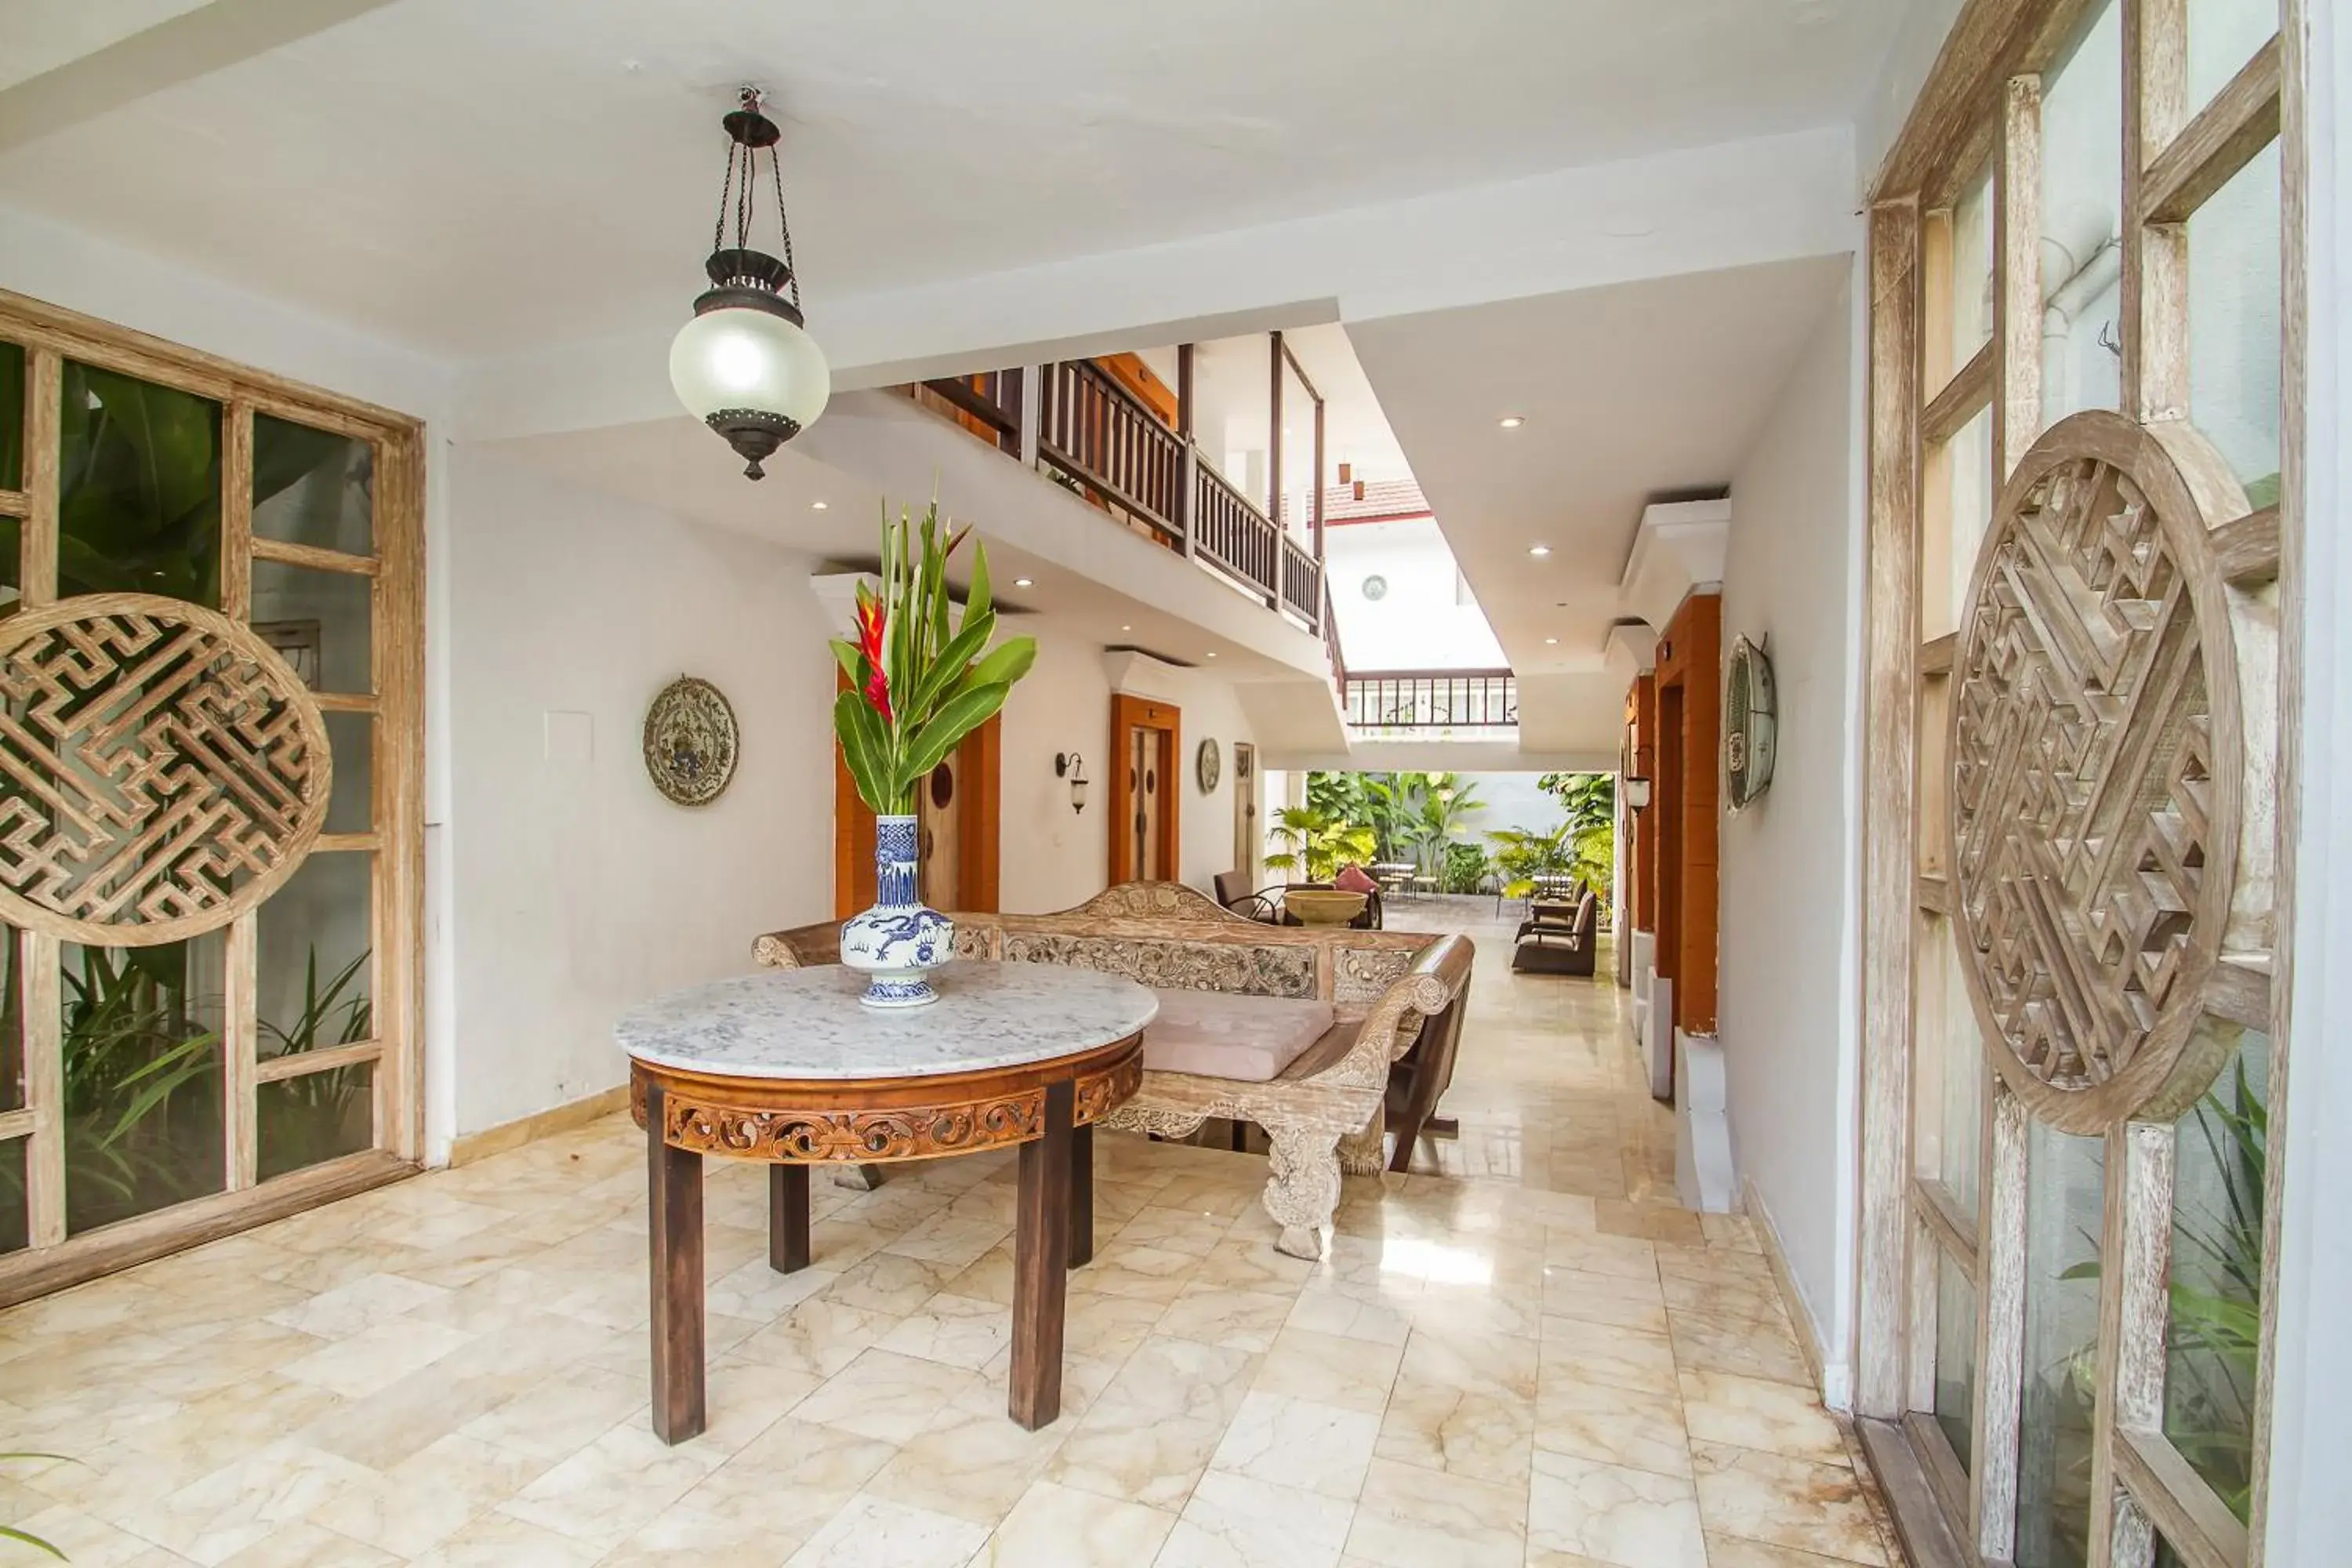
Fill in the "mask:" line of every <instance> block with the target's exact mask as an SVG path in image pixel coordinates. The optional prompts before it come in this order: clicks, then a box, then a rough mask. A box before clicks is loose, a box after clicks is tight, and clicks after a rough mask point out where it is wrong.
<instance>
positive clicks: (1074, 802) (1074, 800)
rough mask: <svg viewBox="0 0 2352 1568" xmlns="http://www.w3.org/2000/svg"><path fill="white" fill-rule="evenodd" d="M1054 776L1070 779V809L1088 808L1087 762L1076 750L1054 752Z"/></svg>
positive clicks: (1080, 809) (1082, 809) (1081, 809)
mask: <svg viewBox="0 0 2352 1568" xmlns="http://www.w3.org/2000/svg"><path fill="white" fill-rule="evenodd" d="M1054 776H1055V778H1057V779H1067V780H1069V781H1070V809H1071V810H1072V811H1084V810H1086V808H1087V762H1086V759H1085V758H1084V757H1081V756H1079V755H1078V753H1077V752H1055V753H1054Z"/></svg>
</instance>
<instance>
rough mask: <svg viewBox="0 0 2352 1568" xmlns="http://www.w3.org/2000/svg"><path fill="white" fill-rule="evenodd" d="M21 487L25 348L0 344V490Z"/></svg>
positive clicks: (23, 472)
mask: <svg viewBox="0 0 2352 1568" xmlns="http://www.w3.org/2000/svg"><path fill="white" fill-rule="evenodd" d="M24 488H25V345H24V344H22V343H10V342H0V490H21V489H24ZM9 521H11V522H13V521H16V520H15V519H13V518H11V519H10V520H9ZM14 537H15V535H13V534H11V535H10V538H11V539H12V540H13V539H14Z"/></svg>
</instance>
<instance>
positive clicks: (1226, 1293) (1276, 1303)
mask: <svg viewBox="0 0 2352 1568" xmlns="http://www.w3.org/2000/svg"><path fill="white" fill-rule="evenodd" d="M1296 1306H1297V1298H1296V1297H1294V1296H1289V1295H1286V1294H1284V1293H1282V1292H1280V1291H1274V1290H1232V1289H1226V1288H1225V1287H1224V1286H1222V1285H1209V1284H1204V1283H1202V1281H1200V1280H1198V1279H1195V1280H1193V1281H1192V1283H1190V1284H1188V1285H1186V1286H1185V1287H1184V1289H1183V1292H1182V1293H1181V1295H1179V1296H1178V1297H1177V1298H1176V1299H1175V1300H1173V1301H1171V1302H1170V1303H1169V1304H1168V1307H1167V1309H1166V1310H1165V1311H1163V1312H1162V1313H1161V1314H1160V1318H1159V1319H1158V1321H1157V1327H1158V1329H1159V1331H1160V1332H1161V1333H1163V1334H1168V1335H1171V1336H1172V1337H1174V1338H1176V1339H1180V1340H1198V1341H1200V1342H1202V1343H1203V1344H1212V1345H1225V1346H1229V1347H1231V1348H1233V1349H1234V1350H1242V1351H1257V1352H1263V1351H1265V1350H1268V1349H1271V1348H1272V1347H1273V1344H1274V1342H1275V1340H1276V1337H1277V1336H1278V1335H1280V1334H1281V1333H1282V1331H1283V1325H1284V1324H1285V1323H1286V1322H1287V1321H1289V1319H1290V1316H1291V1311H1292V1310H1293V1309H1294V1308H1295V1307H1296ZM1402 1342H1403V1341H1402V1338H1400V1339H1399V1341H1398V1343H1399V1344H1402Z"/></svg>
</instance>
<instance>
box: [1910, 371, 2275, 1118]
mask: <svg viewBox="0 0 2352 1568" xmlns="http://www.w3.org/2000/svg"><path fill="white" fill-rule="evenodd" d="M2201 472H2202V468H2201V466H2200V474H2201ZM2224 482H2225V483H2230V484H2231V485H2232V488H2234V485H2233V481H2227V480H2224ZM1952 681H1953V700H1952V704H1951V730H1950V746H1951V750H1950V757H1951V769H1952V773H1951V784H1952V788H1951V795H1950V799H1951V834H1952V841H1951V859H1950V867H1951V879H1952V890H1953V906H1952V907H1953V918H1954V924H1955V928H1956V932H1955V934H1956V935H1957V937H1958V945H1959V952H1960V958H1961V969H1962V971H1963V973H1965V975H1966V978H1967V982H1968V986H1969V995H1970V997H1971V999H1972V1001H1973V1003H1974V1005H1975V1011H1976V1015H1977V1018H1978V1021H1979V1025H1980V1026H1981V1027H1982V1029H1983V1032H1984V1035H1985V1037H1986V1040H1987V1043H1988V1045H1989V1047H1990V1051H1991V1055H1992V1058H1993V1061H1994V1064H1995V1066H1996V1067H1997V1068H1999V1069H2000V1074H2001V1077H2002V1079H2003V1080H2004V1081H2005V1082H2006V1083H2007V1084H2008V1086H2009V1087H2010V1089H2011V1090H2012V1091H2013V1092H2015V1093H2016V1094H2017V1095H2018V1096H2019V1098H2020V1099H2021V1100H2023V1101H2024V1102H2025V1105H2026V1107H2027V1109H2028V1110H2031V1111H2032V1113H2033V1114H2035V1115H2037V1116H2039V1117H2040V1118H2041V1119H2042V1120H2043V1121H2048V1122H2052V1123H2054V1124H2056V1125H2057V1126H2060V1127H2062V1128H2064V1129H2066V1130H2067V1131H2074V1132H2090V1131H2097V1130H2099V1129H2101V1128H2105V1127H2106V1126H2109V1125H2111V1124H2113V1123H2114V1122H2116V1121H2120V1120H2123V1119H2125V1118H2127V1117H2130V1116H2132V1115H2134V1114H2137V1113H2140V1112H2142V1111H2144V1110H2148V1109H2149V1108H2150V1107H2151V1106H2154V1105H2156V1104H2157V1102H2158V1101H2165V1102H2168V1104H2167V1105H2165V1106H2164V1107H2161V1108H2159V1113H2161V1114H2167V1115H2169V1114H2177V1112H2178V1111H2179V1109H2181V1108H2182V1107H2181V1104H2180V1103H2179V1100H2180V1097H2181V1095H2182V1094H2183V1092H2186V1093H2187V1094H2188V1095H2189V1097H2191V1098H2193V1096H2194V1094H2195V1093H2196V1092H2197V1091H2198V1090H2199V1089H2202V1087H2203V1086H2204V1084H2205V1083H2206V1082H2207V1081H2208V1080H2210V1077H2211V1074H2212V1071H2213V1069H2214V1068H2215V1067H2216V1066H2217V1065H2218V1064H2216V1063H2214V1062H2211V1061H2207V1060H2203V1059H2197V1060H2191V1059H2189V1057H2190V1056H2191V1055H2192V1054H2193V1053H2192V1052H2191V1049H2190V1041H2191V1039H2192V1037H2197V1036H2198V1031H2197V1030H2196V1025H2197V1022H2198V1018H2199V1016H2200V1014H2201V1013H2202V1011H2203V1010H2204V1005H2205V999H2206V989H2207V985H2208V984H2209V981H2210V978H2211V975H2212V970H2213V965H2214V963H2215V960H2216V957H2217V955H2218V954H2219V952H2221V946H2222V942H2223V936H2224V931H2225V929H2226V927H2227V925H2228V922H2229V921H2230V918H2231V895H2232V890H2233V884H2234V881H2235V879H2236V876H2237V872H2238V868H2239V815H2240V805H2241V802H2240V794H2241V775H2242V755H2243V747H2244V736H2243V734H2242V730H2241V722H2240V707H2239V701H2238V695H2239V693H2238V676H2237V654H2236V648H2235V645H2234V642H2233V638H2232V633H2231V612H2230V607H2229V605H2228V604H2227V602H2226V590H2225V584H2223V582H2222V579H2221V573H2220V571H2219V569H2218V567H2217V565H2216V563H2215V561H2214V557H2213V552H2212V547H2211V544H2210V541H2209V537H2208V530H2207V525H2206V521H2205V519H2204V516H2203V515H2202V513H2201V511H2200V508H2199V506H2198V504H2197V499H2196V496H2195V495H2194V494H2193V493H2192V490H2191V487H2190V486H2189V483H2188V482H2187V481H2186V480H2185V479H2183V477H2182V475H2181V473H2180V470H2179V468H2178V467H2176V465H2175V462H2174V459H2173V457H2172V455H2171V454H2170V453H2169V452H2168V450H2167V449H2166V447H2165V445H2164V444H2163V443H2162V442H2159V441H2158V439H2157V438H2156V437H2154V436H2153V435H2152V434H2151V433H2150V432H2149V431H2148V430H2147V429H2146V428H2144V427H2142V426H2139V425H2137V424H2136V423H2134V422H2132V421H2130V420H2127V419H2125V418H2123V417H2122V416H2118V415H2116V414H2112V413H2104V412H2094V413H2088V414H2078V415H2075V416H2072V417H2070V418H2067V419H2065V420H2063V421H2061V422H2060V423H2059V424H2057V425H2056V426H2053V427H2052V428H2051V429H2050V430H2049V431H2048V432H2047V433H2046V434H2045V435H2043V437H2042V439H2041V440H2040V441H2038V442H2037V443H2035V445H2034V447H2033V448H2032V451H2031V452H2029V453H2028V454H2027V455H2026V457H2025V458H2024V459H2023V460H2022V461H2021V463H2020V464H2019V466H2018V468H2017V471H2016V473H2015V475H2014V476H2013V477H2012V478H2011V481H2010V483H2009V484H2008V485H2007V486H2006V487H2005V488H2004V489H2003V490H2002V493H2001V496H2000V503H1999V505H1998V507H1997V509H1996V510H1995V512H1994V515H1993V520H1992V523H1991V526H1990V529H1989V530H1988V531H1987V533H1986V535H1985V539H1984V542H1983V545H1982V547H1981V549H1980V550H1979V554H1978V558H1977V565H1976V571H1975V574H1974V578H1973V581H1972V582H1971V584H1970V592H1969V605H1968V607H1967V610H1966V611H1965V613H1964V616H1963V617H1962V620H1961V624H1960V627H1959V637H1958V647H1957V648H1956V650H1955V658H1954V662H1953V666H1952ZM2206 1048H2207V1047H2204V1046H2202V1045H2200V1047H2197V1049H2198V1051H2200V1052H2202V1051H2204V1050H2205V1049H2206Z"/></svg>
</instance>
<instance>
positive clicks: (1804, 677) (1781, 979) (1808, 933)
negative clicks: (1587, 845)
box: [1720, 284, 1862, 1404]
mask: <svg viewBox="0 0 2352 1568" xmlns="http://www.w3.org/2000/svg"><path fill="white" fill-rule="evenodd" d="M1854 295H1855V291H1854V289H1853V287H1852V285H1851V284H1849V286H1848V287H1847V288H1846V289H1843V290H1842V291H1841V293H1840V296H1839V299H1838V301H1837V303H1836V304H1835V305H1834V306H1833V307H1832V309H1831V310H1829V311H1828V312H1827V313H1826V314H1825V315H1824V316H1823V318H1822V321H1821V324H1820V325H1819V327H1817V328H1816V329H1815V331H1814V332H1813V335H1812V337H1811V339H1810V340H1809V342H1808V344H1807V347H1806V349H1805V351H1804V354H1803V357H1802V359H1801V361H1800V363H1798V365H1797V367H1796V368H1795V370H1794V372H1793V374H1791V376H1790V381H1789V384H1788V385H1787V387H1786V388H1785V389H1784V390H1783V391H1782V393H1781V394H1780V397H1779V398H1778V399H1776V400H1775V404H1774V411H1773V413H1772V416H1771V418H1770V421H1769V423H1768V424H1767V425H1766V426H1765V427H1764V429H1763V430H1762V431H1761V432H1760V433H1759V436H1758V437H1757V439H1756V441H1755V444H1754V445H1753V446H1752V447H1750V448H1749V449H1748V453H1747V454H1746V455H1745V456H1744V457H1743V458H1741V459H1740V461H1739V463H1738V467H1737V468H1735V470H1734V473H1733V477H1732V483H1731V508H1732V521H1731V537H1730V546H1729V553H1728V558H1727V563H1726V567H1725V571H1724V589H1723V618H1724V626H1723V631H1724V638H1725V641H1726V643H1727V644H1728V642H1729V641H1730V639H1731V638H1732V637H1735V636H1743V635H1744V636H1746V637H1748V638H1749V639H1750V640H1752V641H1755V642H1758V643H1759V644H1762V645H1763V646H1764V647H1766V648H1767V649H1768V651H1769V653H1770V655H1771V658H1772V661H1773V668H1774V673H1775V675H1776V676H1777V678H1778V690H1779V698H1780V752H1779V758H1778V761H1777V763H1776V764H1775V768H1774V773H1773V779H1772V786H1771V789H1770V791H1769V793H1768V794H1767V795H1765V796H1764V797H1763V798H1762V799H1761V800H1760V801H1759V802H1758V803H1757V804H1756V805H1753V806H1751V807H1749V808H1748V810H1747V811H1745V812H1742V813H1740V814H1739V815H1738V816H1726V818H1725V820H1724V824H1723V840H1722V856H1723V859H1722V894H1723V905H1722V911H1723V927H1722V930H1723V934H1722V939H1721V942H1722V945H1721V965H1722V967H1721V982H1722V996H1721V1025H1720V1028H1721V1034H1722V1038H1723V1047H1724V1054H1725V1057H1726V1058H1727V1066H1728V1072H1729V1102H1730V1117H1731V1127H1732V1140H1733V1152H1734V1155H1735V1158H1736V1160H1737V1162H1738V1168H1739V1171H1740V1173H1741V1176H1742V1178H1743V1180H1744V1182H1745V1183H1746V1184H1748V1188H1749V1191H1750V1192H1751V1193H1752V1194H1753V1199H1754V1202H1755V1204H1756V1205H1757V1206H1758V1207H1759V1208H1760V1209H1761V1211H1762V1213H1761V1214H1760V1215H1759V1219H1766V1220H1769V1223H1770V1224H1771V1226H1773V1227H1774V1229H1775V1230H1776V1231H1777V1232H1778V1234H1779V1237H1780V1246H1781V1249H1782V1252H1783V1254H1784V1255H1785V1256H1786V1258H1787V1259H1788V1263H1789V1268H1790V1274H1791V1275H1792V1276H1793V1278H1794V1281H1795V1284H1796V1287H1797V1292H1798V1295H1799V1297H1800V1298H1801V1303H1800V1307H1801V1314H1800V1315H1801V1316H1802V1317H1804V1318H1806V1319H1808V1320H1809V1321H1807V1322H1803V1323H1801V1324H1800V1325H1799V1330H1800V1331H1801V1332H1811V1334H1812V1335H1813V1337H1814V1338H1815V1340H1816V1342H1818V1344H1819V1345H1820V1347H1821V1350H1822V1364H1823V1366H1824V1368H1825V1381H1826V1382H1827V1383H1828V1384H1829V1385H1830V1386H1829V1387H1828V1389H1827V1393H1828V1394H1829V1396H1830V1397H1831V1399H1832V1402H1834V1403H1841V1404H1842V1403H1843V1401H1844V1400H1845V1398H1846V1397H1847V1396H1848V1375H1849V1374H1848V1370H1847V1369H1848V1367H1849V1365H1850V1353H1849V1351H1848V1348H1847V1347H1848V1342H1849V1340H1850V1338H1851V1335H1852V1331H1853V1325H1852V1312H1851V1310H1850V1299H1851V1296H1852V1294H1853V1289H1852V1279H1853V1240H1854V1224H1855V1215H1856V1207H1855V1204H1856V1196H1855V1186H1854V1182H1855V1177H1854V1171H1853V1149H1854V1147H1855V1138H1856V1136H1857V1127H1858V1122H1857V1109H1856V1083H1857V1079H1858V1072H1859V1049H1860V1026H1859V1018H1858V1015H1857V1005H1858V993H1857V990H1856V976H1857V973H1858V971H1857V969H1856V967H1855V966H1856V963H1857V961H1858V947H1857V942H1858V928H1857V925H1856V921H1855V918H1854V912H1853V910H1854V901H1855V892H1856V890H1857V886H1858V881H1857V879H1858V876H1859V866H1860V839H1859V835H1858V832H1857V821H1858V813H1857V812H1856V810H1855V809H1854V807H1855V805H1856V799H1857V792H1858V789H1859V784H1860V772H1859V759H1860V752H1861V738H1862V731H1861V723H1860V696H1861V691H1860V686H1859V683H1858V671H1859V664H1858V654H1859V646H1860V635H1861V609H1862V605H1861V593H1862V582H1861V572H1860V564H1861V511H1860V506H1859V496H1858V490H1857V477H1858V473H1859V467H1858V459H1857V458H1856V457H1855V454H1854V442H1855V440H1856V438H1857V436H1858V425H1857V423H1856V421H1855V398H1856V395H1857V394H1856V391H1855V385H1856V377H1855V374H1854V363H1855V360H1854V354H1853V346H1854V344H1855V342H1857V341H1858V339H1857V331H1858V327H1857V320H1856V314H1855V310H1854Z"/></svg>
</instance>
